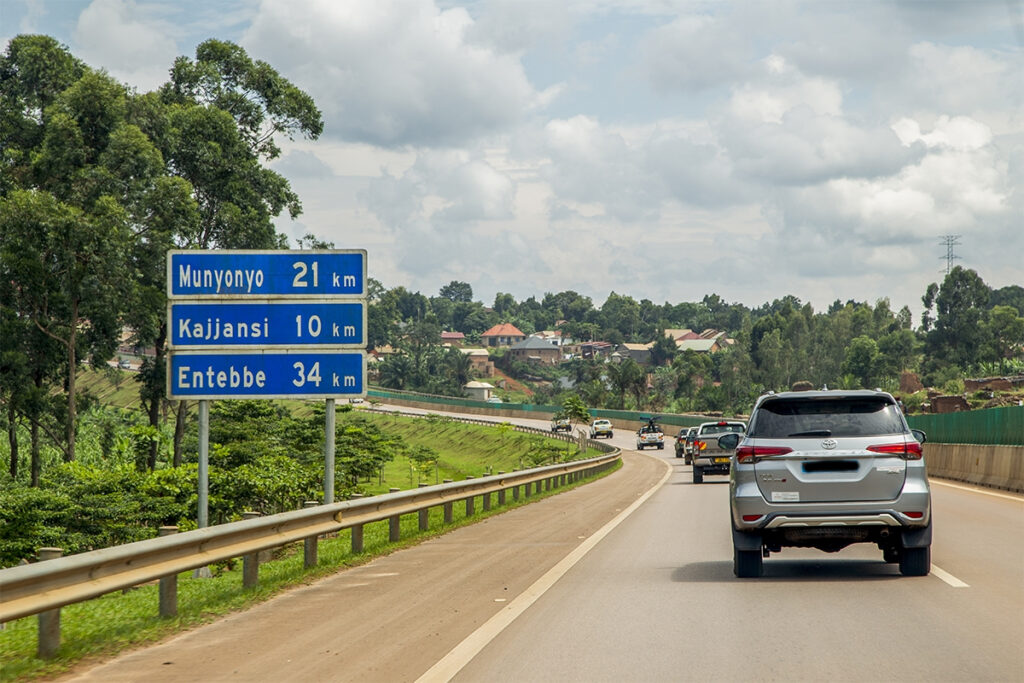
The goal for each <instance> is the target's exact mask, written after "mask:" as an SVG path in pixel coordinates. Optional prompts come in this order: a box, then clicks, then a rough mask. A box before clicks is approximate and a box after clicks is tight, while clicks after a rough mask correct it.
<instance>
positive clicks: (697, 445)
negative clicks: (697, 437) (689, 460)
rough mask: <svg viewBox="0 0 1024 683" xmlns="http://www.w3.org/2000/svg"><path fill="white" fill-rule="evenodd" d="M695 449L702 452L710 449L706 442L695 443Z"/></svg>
mask: <svg viewBox="0 0 1024 683" xmlns="http://www.w3.org/2000/svg"><path fill="white" fill-rule="evenodd" d="M693 447H694V448H696V449H697V450H699V451H702V450H704V449H705V448H707V447H708V444H707V442H706V441H694V442H693Z"/></svg>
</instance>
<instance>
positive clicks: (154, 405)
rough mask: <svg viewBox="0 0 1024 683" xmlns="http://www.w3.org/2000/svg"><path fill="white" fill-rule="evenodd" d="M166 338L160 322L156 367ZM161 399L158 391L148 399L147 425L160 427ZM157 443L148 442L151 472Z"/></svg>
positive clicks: (161, 361)
mask: <svg viewBox="0 0 1024 683" xmlns="http://www.w3.org/2000/svg"><path fill="white" fill-rule="evenodd" d="M166 338H167V324H166V323H161V324H160V331H159V332H158V333H157V336H156V358H155V359H154V362H155V363H156V367H158V368H159V367H162V365H161V364H162V363H163V362H164V341H165V340H166ZM161 400H162V396H161V394H160V392H155V393H154V394H153V396H152V397H151V400H150V403H149V426H150V427H153V428H154V429H159V428H160V403H161ZM159 445H160V441H159V439H153V440H152V441H151V442H150V444H149V462H148V463H147V464H148V465H149V471H150V472H152V471H153V470H155V469H156V457H157V449H158V447H159Z"/></svg>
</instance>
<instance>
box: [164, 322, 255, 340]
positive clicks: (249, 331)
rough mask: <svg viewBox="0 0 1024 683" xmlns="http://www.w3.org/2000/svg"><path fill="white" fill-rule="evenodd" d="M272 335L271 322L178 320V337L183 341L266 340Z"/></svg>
mask: <svg viewBox="0 0 1024 683" xmlns="http://www.w3.org/2000/svg"><path fill="white" fill-rule="evenodd" d="M269 334H270V320H269V319H268V318H264V319H263V322H259V321H255V322H235V323H233V322H221V319H220V318H207V319H206V322H205V323H203V322H201V321H196V322H193V320H192V318H181V319H180V320H178V336H179V337H181V338H182V339H197V340H199V341H217V340H218V339H221V338H224V339H249V338H251V339H266V338H267V337H268V336H269Z"/></svg>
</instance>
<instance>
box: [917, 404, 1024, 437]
mask: <svg viewBox="0 0 1024 683" xmlns="http://www.w3.org/2000/svg"><path fill="white" fill-rule="evenodd" d="M907 422H909V423H910V426H911V427H913V428H914V429H920V430H922V431H924V433H925V434H927V435H928V441H932V442H934V443H968V444H984V445H1004V446H1024V406H1006V407H1003V408H988V409H986V410H971V411H969V412H964V413H943V414H941V415H908V416H907Z"/></svg>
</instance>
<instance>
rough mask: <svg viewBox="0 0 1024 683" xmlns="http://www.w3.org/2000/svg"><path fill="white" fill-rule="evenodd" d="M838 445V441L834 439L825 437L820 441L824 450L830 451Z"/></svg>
mask: <svg viewBox="0 0 1024 683" xmlns="http://www.w3.org/2000/svg"><path fill="white" fill-rule="evenodd" d="M838 445H839V443H838V442H837V441H836V440H835V439H825V440H824V441H822V442H821V447H822V448H824V449H825V450H826V451H830V450H832V449H833V448H835V447H836V446H838Z"/></svg>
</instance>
